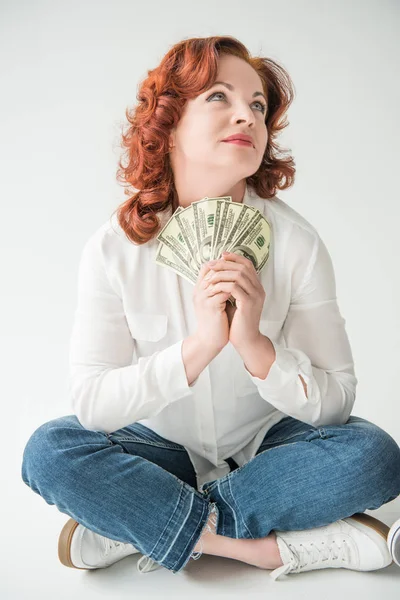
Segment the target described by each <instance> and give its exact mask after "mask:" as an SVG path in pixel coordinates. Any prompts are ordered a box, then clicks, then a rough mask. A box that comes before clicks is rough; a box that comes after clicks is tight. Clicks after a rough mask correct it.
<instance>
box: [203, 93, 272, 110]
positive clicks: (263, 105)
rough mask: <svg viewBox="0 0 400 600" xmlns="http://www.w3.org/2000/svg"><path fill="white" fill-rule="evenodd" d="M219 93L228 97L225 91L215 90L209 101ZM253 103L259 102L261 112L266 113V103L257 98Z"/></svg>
mask: <svg viewBox="0 0 400 600" xmlns="http://www.w3.org/2000/svg"><path fill="white" fill-rule="evenodd" d="M218 94H221V96H225V97H226V95H225V93H224V92H214V93H213V94H211V96H209V97H208V98H207V102H209V101H210V100H211V98H213V97H214V96H216V95H218ZM253 104H259V105H260V106H261V110H260V112H261V113H263V114H265V111H266V109H267V107H266V105H265V104H264V103H263V102H259V101H258V100H256V101H255V102H253Z"/></svg>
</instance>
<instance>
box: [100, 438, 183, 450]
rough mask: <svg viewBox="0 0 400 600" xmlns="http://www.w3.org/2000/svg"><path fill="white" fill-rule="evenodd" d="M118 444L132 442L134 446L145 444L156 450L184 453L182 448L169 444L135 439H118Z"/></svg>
mask: <svg viewBox="0 0 400 600" xmlns="http://www.w3.org/2000/svg"><path fill="white" fill-rule="evenodd" d="M108 435H113V434H112V433H110V434H108ZM118 442H132V443H134V444H146V445H148V446H156V447H157V448H165V449H166V450H180V451H181V452H186V450H185V448H182V446H175V445H173V444H171V445H169V444H160V443H157V442H151V441H150V440H149V441H144V440H142V439H140V438H139V439H136V438H133V439H132V438H131V437H129V438H118ZM118 442H116V443H118Z"/></svg>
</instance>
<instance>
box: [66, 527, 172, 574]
mask: <svg viewBox="0 0 400 600" xmlns="http://www.w3.org/2000/svg"><path fill="white" fill-rule="evenodd" d="M138 552H139V550H137V549H136V548H135V547H134V546H133V545H132V544H125V543H123V542H118V541H116V540H111V539H109V538H107V537H104V536H102V535H99V534H98V533H95V532H94V531H91V530H90V529H88V528H87V527H84V526H83V525H81V524H80V523H78V522H77V521H75V520H74V519H69V520H68V521H67V522H66V524H65V525H64V527H63V528H62V530H61V533H60V536H59V538H58V558H59V559H60V561H61V562H62V564H63V565H65V566H66V567H72V568H74V569H104V568H105V567H109V566H110V565H112V564H113V563H115V562H117V561H119V560H122V559H123V558H125V557H126V556H129V555H130V554H137V553H138ZM146 559H147V563H146ZM143 564H144V566H143V567H142V565H143ZM159 567H161V565H159V564H158V563H156V562H155V561H153V560H152V559H150V558H149V557H148V556H142V558H141V559H140V560H139V561H138V563H137V565H136V568H137V570H138V571H139V572H140V573H143V572H147V571H154V570H155V569H156V568H159Z"/></svg>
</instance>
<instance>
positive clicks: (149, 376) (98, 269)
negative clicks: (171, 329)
mask: <svg viewBox="0 0 400 600" xmlns="http://www.w3.org/2000/svg"><path fill="white" fill-rule="evenodd" d="M101 239H102V238H101V236H99V235H97V234H95V235H93V236H92V237H91V238H90V239H89V240H88V241H87V242H86V244H85V246H84V248H83V251H82V255H81V260H80V263H79V268H78V299H77V307H76V311H75V315H74V322H73V327H72V334H71V339H70V348H69V399H70V403H71V406H72V410H73V411H74V413H75V414H76V416H77V417H78V419H79V421H80V422H81V424H82V425H83V426H84V427H85V428H87V429H91V430H96V431H103V432H105V433H111V432H113V431H116V430H117V429H120V428H121V427H125V426H126V425H129V424H131V423H134V422H136V421H139V420H141V419H146V418H150V417H151V416H153V415H157V414H158V413H159V412H160V411H162V410H163V408H165V407H166V406H168V405H169V404H171V403H172V402H174V401H176V400H179V399H180V398H183V397H185V396H190V395H193V393H194V392H193V386H194V385H195V383H196V382H194V383H193V384H192V385H191V386H189V384H188V381H187V376H186V371H185V366H184V362H183V358H182V343H183V340H180V341H178V342H176V343H174V344H173V345H171V346H169V347H167V348H164V349H162V350H160V351H156V352H154V353H153V354H152V355H151V356H145V357H140V358H139V360H138V362H137V363H136V364H132V359H133V355H134V332H131V331H130V329H129V326H128V323H127V320H126V316H125V313H124V308H123V302H122V299H121V298H120V296H119V295H118V294H117V293H116V292H115V290H114V289H113V288H112V286H111V284H110V280H109V277H108V275H107V272H106V268H105V262H104V255H103V251H102V244H101Z"/></svg>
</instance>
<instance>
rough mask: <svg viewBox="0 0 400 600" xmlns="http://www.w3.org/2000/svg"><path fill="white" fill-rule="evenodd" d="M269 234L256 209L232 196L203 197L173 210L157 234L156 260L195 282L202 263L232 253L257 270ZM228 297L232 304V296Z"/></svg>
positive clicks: (264, 257)
mask: <svg viewBox="0 0 400 600" xmlns="http://www.w3.org/2000/svg"><path fill="white" fill-rule="evenodd" d="M270 234H271V229H270V224H269V223H268V221H267V219H266V218H265V217H264V215H263V214H262V213H261V212H260V211H259V210H258V209H257V208H255V207H253V206H249V205H248V204H243V203H240V202H232V197H231V196H223V197H219V198H208V197H207V196H206V197H205V198H202V199H201V200H198V201H197V202H192V204H191V205H190V206H188V207H186V208H183V207H181V206H179V207H178V208H177V209H176V210H175V212H174V213H173V215H172V216H171V218H170V219H169V220H168V222H167V223H166V225H165V226H164V227H163V229H162V230H161V231H160V233H159V234H158V235H157V240H159V242H160V243H159V246H158V249H157V253H156V263H157V264H158V265H161V266H163V267H167V268H168V269H172V270H173V271H175V272H176V273H177V274H178V275H181V277H184V278H185V279H186V280H187V281H190V283H192V284H193V285H195V284H196V282H197V277H198V274H199V271H200V269H201V266H202V265H203V264H204V263H206V262H208V261H210V260H214V259H218V258H221V256H222V252H235V253H236V254H240V255H242V256H244V257H245V258H248V259H249V260H251V261H252V263H253V265H254V268H255V270H256V271H257V273H260V271H261V269H262V268H263V267H264V265H265V264H266V262H267V260H268V257H269V247H270V239H271V235H270ZM228 300H229V302H230V304H232V305H233V306H235V298H233V296H230V298H229V299H228Z"/></svg>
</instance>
